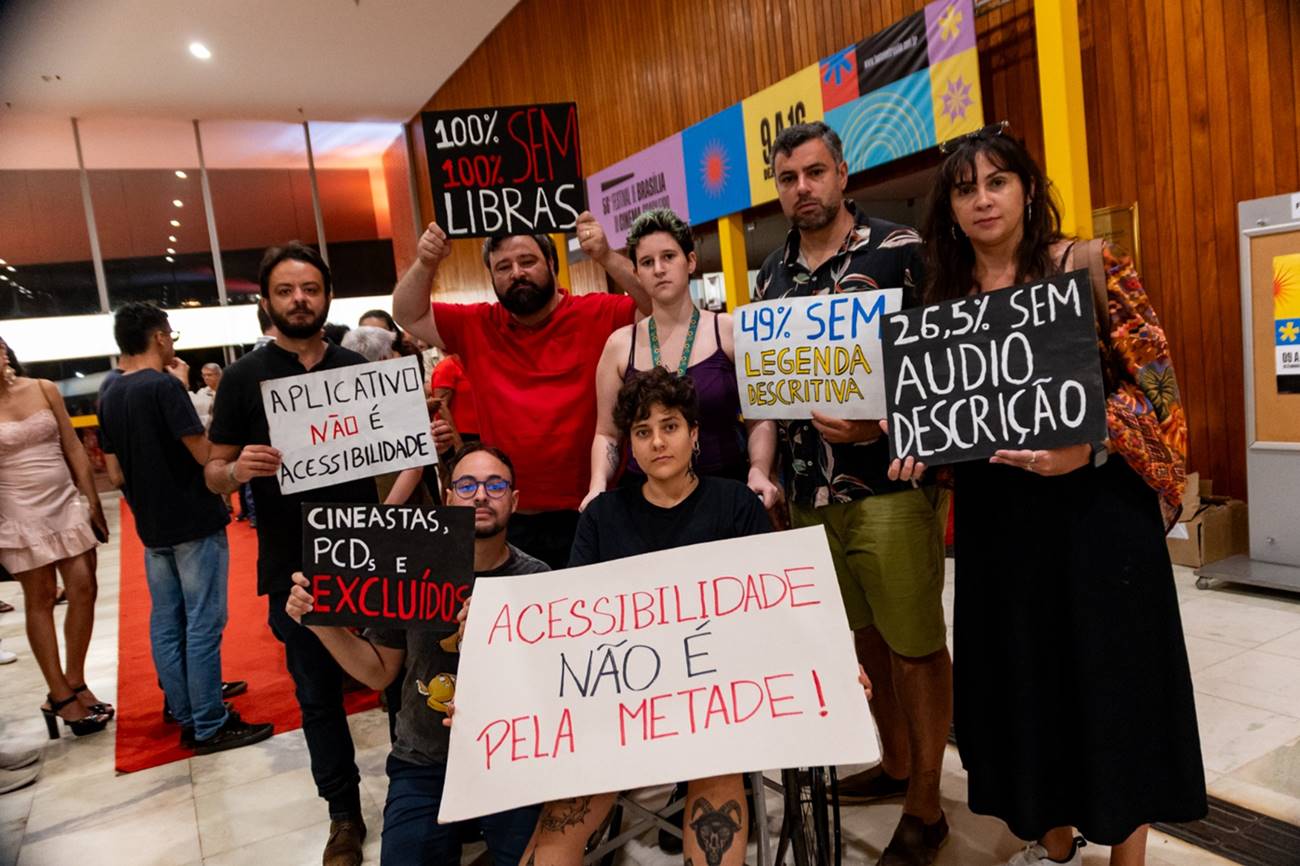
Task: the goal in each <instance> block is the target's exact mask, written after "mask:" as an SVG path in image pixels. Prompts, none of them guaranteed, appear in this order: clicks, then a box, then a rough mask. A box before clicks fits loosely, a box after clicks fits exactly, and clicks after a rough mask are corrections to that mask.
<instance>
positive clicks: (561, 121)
mask: <svg viewBox="0 0 1300 866" xmlns="http://www.w3.org/2000/svg"><path fill="white" fill-rule="evenodd" d="M420 117H421V120H422V122H423V126H424V146H425V154H426V156H427V158H428V162H429V181H430V184H431V186H432V188H433V209H434V215H435V218H436V219H437V221H438V225H440V226H442V228H443V230H444V231H445V232H447V236H448V237H452V238H474V237H486V236H488V235H493V234H498V233H506V234H546V233H552V232H567V231H571V230H572V229H573V227H574V226H575V225H576V224H577V222H578V214H580V213H582V211H584V210H585V209H586V207H587V187H586V184H585V183H583V179H582V157H581V154H580V152H579V144H578V107H577V105H576V104H574V103H572V102H562V103H550V104H545V105H511V106H501V107H490V108H463V109H456V110H454V111H426V112H424V113H423V114H422V115H420Z"/></svg>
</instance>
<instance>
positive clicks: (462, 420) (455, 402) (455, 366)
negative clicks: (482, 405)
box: [429, 356, 514, 460]
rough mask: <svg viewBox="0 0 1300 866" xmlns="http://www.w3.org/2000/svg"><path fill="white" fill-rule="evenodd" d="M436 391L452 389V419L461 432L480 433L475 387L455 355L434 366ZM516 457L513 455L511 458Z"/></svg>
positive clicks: (430, 383) (432, 383) (434, 386)
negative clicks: (475, 404) (475, 405)
mask: <svg viewBox="0 0 1300 866" xmlns="http://www.w3.org/2000/svg"><path fill="white" fill-rule="evenodd" d="M429 385H430V387H432V388H433V390H434V391H437V390H438V389H439V388H448V389H450V390H451V420H452V421H453V422H454V423H455V425H456V429H457V430H459V431H460V432H461V433H474V434H476V435H477V433H478V410H477V409H476V408H475V407H474V388H473V386H472V385H471V384H470V381H469V377H468V376H466V375H465V371H464V370H463V369H462V368H461V366H460V363H459V362H458V361H457V360H456V359H455V358H454V357H450V356H449V357H446V358H443V359H442V360H441V361H439V362H438V366H436V367H434V368H433V378H432V379H431V380H430V382H429ZM511 459H512V460H513V459H514V458H513V457H512V458H511Z"/></svg>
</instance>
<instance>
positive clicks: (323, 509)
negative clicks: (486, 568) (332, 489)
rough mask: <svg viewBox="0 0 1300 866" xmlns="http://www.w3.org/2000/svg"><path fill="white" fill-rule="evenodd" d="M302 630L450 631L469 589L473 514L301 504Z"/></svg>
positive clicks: (470, 511)
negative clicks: (307, 590) (307, 592)
mask: <svg viewBox="0 0 1300 866" xmlns="http://www.w3.org/2000/svg"><path fill="white" fill-rule="evenodd" d="M302 571H303V574H305V575H306V576H307V579H308V580H309V581H310V582H311V594H312V599H313V601H314V605H313V609H312V612H311V613H309V614H306V615H304V616H303V618H302V621H303V622H304V623H305V624H307V625H348V626H359V627H365V626H381V627H386V628H425V629H435V630H438V631H444V632H448V633H450V632H453V631H455V630H456V626H457V623H456V614H457V613H458V612H459V611H460V608H461V605H462V604H464V602H465V599H466V598H468V597H469V594H470V590H471V588H472V587H473V584H474V509H472V508H453V507H451V506H445V505H438V506H431V505H358V504H355V503H348V504H319V503H307V504H304V505H303V506H302Z"/></svg>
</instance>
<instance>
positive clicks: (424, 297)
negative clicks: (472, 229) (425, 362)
mask: <svg viewBox="0 0 1300 866" xmlns="http://www.w3.org/2000/svg"><path fill="white" fill-rule="evenodd" d="M449 255H451V241H450V240H448V238H447V233H446V232H444V231H443V230H442V228H441V227H440V226H439V225H438V224H437V223H429V227H428V228H427V229H425V230H424V234H422V235H420V241H419V243H418V244H416V246H415V262H414V263H413V264H412V265H411V267H410V268H408V269H407V271H406V273H405V274H403V275H402V278H401V279H400V280H398V281H397V287H396V288H394V289H393V318H394V319H396V320H397V324H399V325H401V326H402V327H403V328H405V329H406V330H407V331H409V332H410V333H412V334H414V335H415V336H417V337H419V338H420V339H421V340H424V341H425V342H426V343H428V344H429V345H431V346H437V347H438V348H439V349H445V348H446V346H444V345H443V342H442V336H441V335H440V334H439V333H438V323H437V322H436V321H435V320H434V318H433V308H432V307H431V306H430V303H429V301H430V298H431V296H432V292H433V278H434V277H435V276H436V275H437V273H438V265H439V264H441V263H442V260H443V259H445V258H447V256H449Z"/></svg>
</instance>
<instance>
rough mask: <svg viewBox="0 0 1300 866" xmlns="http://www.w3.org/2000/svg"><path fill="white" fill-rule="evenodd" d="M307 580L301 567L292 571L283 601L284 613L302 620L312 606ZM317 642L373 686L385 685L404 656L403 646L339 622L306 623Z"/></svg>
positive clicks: (343, 665) (377, 687)
mask: <svg viewBox="0 0 1300 866" xmlns="http://www.w3.org/2000/svg"><path fill="white" fill-rule="evenodd" d="M309 585H310V584H309V583H308V581H307V578H306V577H305V576H303V573H302V572H301V571H295V572H294V574H293V586H292V587H291V588H290V589H289V598H288V600H287V601H286V602H285V604H284V610H285V613H287V614H289V616H290V617H292V618H293V620H294V621H295V622H297V623H299V624H300V625H301V624H302V615H303V614H304V613H310V612H311V609H312V598H311V592H309V591H308V586H309ZM307 628H309V629H311V630H312V633H313V634H315V635H316V637H318V638H320V642H321V643H322V644H324V645H325V649H327V650H329V652H330V655H332V656H334V660H335V661H336V662H338V663H339V666H340V667H342V668H343V670H345V671H347V672H348V673H349V674H351V675H352V676H353V677H355V678H356V679H358V680H360V681H361V682H363V683H365V684H366V685H367V686H369V687H370V688H372V689H375V690H379V689H386V688H388V686H389V685H390V684H392V682H393V680H395V679H397V675H398V673H400V672H401V670H402V662H403V661H405V660H406V650H401V649H393V648H392V647H386V646H380V645H379V644H376V643H373V642H371V641H369V640H366V639H365V638H363V637H361V636H360V635H357V634H354V633H353V632H352V630H351V629H348V628H344V627H342V626H331V625H309V626H307Z"/></svg>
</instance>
